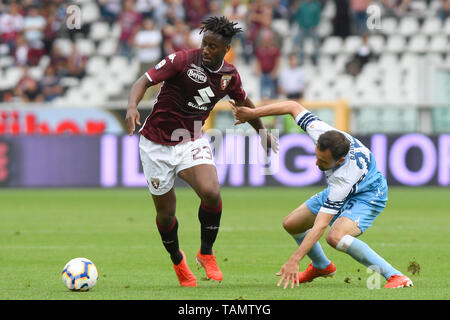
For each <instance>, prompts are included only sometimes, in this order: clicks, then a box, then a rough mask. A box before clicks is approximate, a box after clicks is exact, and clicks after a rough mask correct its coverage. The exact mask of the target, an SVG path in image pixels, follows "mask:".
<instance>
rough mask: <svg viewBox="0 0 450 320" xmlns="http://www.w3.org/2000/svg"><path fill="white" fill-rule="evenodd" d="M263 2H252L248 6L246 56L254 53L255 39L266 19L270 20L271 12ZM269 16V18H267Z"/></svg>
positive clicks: (258, 0) (257, 0)
mask: <svg viewBox="0 0 450 320" xmlns="http://www.w3.org/2000/svg"><path fill="white" fill-rule="evenodd" d="M269 10H270V7H269V6H267V5H266V4H265V2H264V0H256V1H252V2H250V4H249V13H248V23H247V34H246V36H247V44H246V47H245V49H246V54H248V55H252V54H253V52H255V39H256V36H257V35H258V33H259V31H260V29H261V28H262V27H263V25H264V22H265V21H267V19H271V18H272V11H269ZM269 15H270V17H269Z"/></svg>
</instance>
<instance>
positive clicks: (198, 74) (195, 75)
mask: <svg viewBox="0 0 450 320" xmlns="http://www.w3.org/2000/svg"><path fill="white" fill-rule="evenodd" d="M187 75H188V77H189V78H191V80H193V81H195V82H197V83H205V82H206V74H204V73H203V72H202V71H200V70H198V69H189V70H188V71H187Z"/></svg>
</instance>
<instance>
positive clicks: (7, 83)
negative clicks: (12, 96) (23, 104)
mask: <svg viewBox="0 0 450 320" xmlns="http://www.w3.org/2000/svg"><path fill="white" fill-rule="evenodd" d="M22 75H23V70H22V68H21V67H10V68H8V69H6V71H5V76H4V78H3V79H2V81H1V82H4V87H5V88H7V89H11V88H14V87H15V86H16V84H17V82H18V81H19V80H20V78H21V77H22Z"/></svg>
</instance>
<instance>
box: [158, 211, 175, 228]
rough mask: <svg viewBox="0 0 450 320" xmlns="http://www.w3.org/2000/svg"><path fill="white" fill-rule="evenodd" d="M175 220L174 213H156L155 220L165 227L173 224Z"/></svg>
mask: <svg viewBox="0 0 450 320" xmlns="http://www.w3.org/2000/svg"><path fill="white" fill-rule="evenodd" d="M174 220H175V215H164V214H160V213H159V212H158V213H157V217H156V222H157V224H158V225H159V226H161V227H167V226H170V225H172V224H173V221H174Z"/></svg>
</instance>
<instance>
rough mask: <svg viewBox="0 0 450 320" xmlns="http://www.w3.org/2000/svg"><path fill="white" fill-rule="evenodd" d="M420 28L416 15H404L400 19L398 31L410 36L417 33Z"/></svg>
mask: <svg viewBox="0 0 450 320" xmlns="http://www.w3.org/2000/svg"><path fill="white" fill-rule="evenodd" d="M419 30H420V25H419V21H418V19H417V18H416V17H413V16H404V17H402V18H401V20H400V23H399V26H398V31H397V32H398V33H399V34H400V35H402V36H406V37H409V36H412V35H413V34H416V33H417V32H418V31H419Z"/></svg>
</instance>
